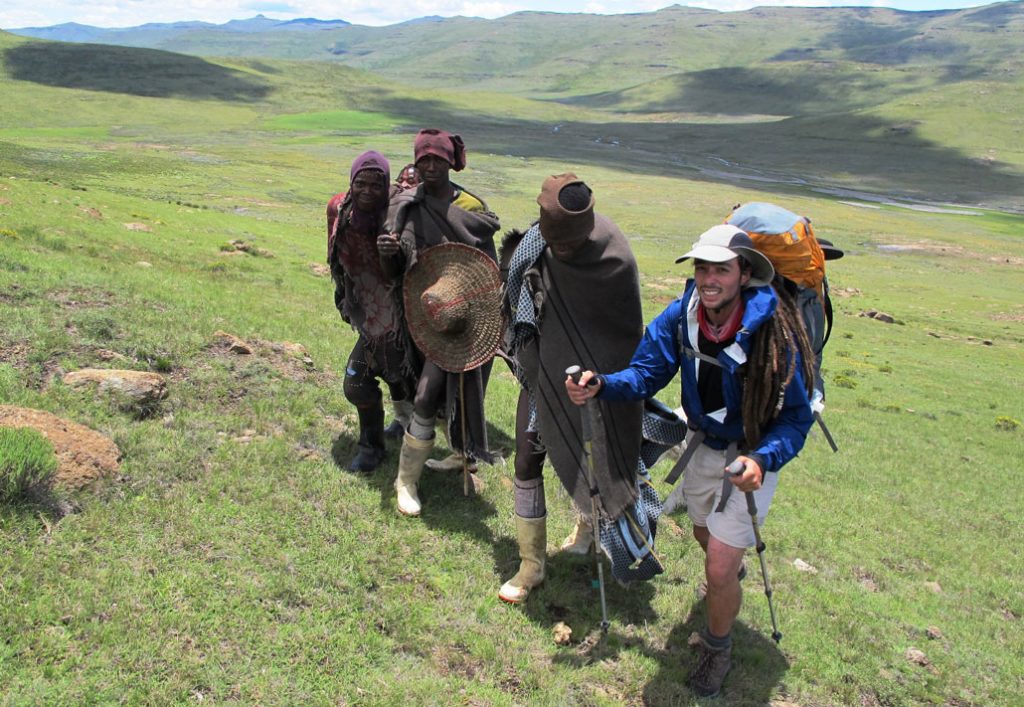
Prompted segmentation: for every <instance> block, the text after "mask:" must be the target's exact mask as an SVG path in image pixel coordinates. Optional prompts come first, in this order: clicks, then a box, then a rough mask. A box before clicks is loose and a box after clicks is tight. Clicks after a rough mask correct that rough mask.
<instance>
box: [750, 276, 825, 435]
mask: <svg viewBox="0 0 1024 707" xmlns="http://www.w3.org/2000/svg"><path fill="white" fill-rule="evenodd" d="M771 287H772V289H773V290H774V291H775V294H776V296H777V298H778V306H777V307H776V309H775V314H774V315H773V316H772V317H771V319H769V320H768V321H766V322H765V323H764V324H762V325H761V326H760V328H758V330H757V331H756V332H754V337H753V341H752V342H751V347H750V356H749V357H748V358H747V364H746V371H745V374H744V377H743V435H744V437H745V439H746V443H747V447H748V448H750V449H754V448H755V447H757V445H758V444H759V443H760V441H761V434H762V432H763V431H764V429H765V428H766V427H767V426H768V424H769V423H770V422H771V421H772V420H773V419H775V416H776V415H778V414H779V411H780V410H782V402H783V398H784V396H785V393H786V386H787V385H789V383H790V382H791V381H792V380H793V376H794V375H796V369H797V353H798V352H799V354H800V372H801V373H802V374H803V377H804V387H805V389H806V393H807V397H808V398H810V397H811V393H812V392H813V390H814V369H815V366H814V364H815V358H816V355H815V353H814V349H813V348H812V346H811V341H810V338H809V337H808V335H807V329H806V327H805V326H804V321H803V317H802V316H801V315H800V311H799V310H798V309H797V307H796V302H795V300H794V299H793V296H792V295H791V294H790V292H789V290H788V289H787V288H786V286H785V282H784V280H783V279H782V277H781V276H779V275H776V276H775V279H774V280H773V281H772V285H771Z"/></svg>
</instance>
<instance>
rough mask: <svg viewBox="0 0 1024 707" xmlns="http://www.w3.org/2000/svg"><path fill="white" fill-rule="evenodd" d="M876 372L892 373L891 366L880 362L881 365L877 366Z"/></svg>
mask: <svg viewBox="0 0 1024 707" xmlns="http://www.w3.org/2000/svg"><path fill="white" fill-rule="evenodd" d="M878 372H879V373H892V366H890V365H889V364H888V363H884V364H882V365H881V366H879V367H878Z"/></svg>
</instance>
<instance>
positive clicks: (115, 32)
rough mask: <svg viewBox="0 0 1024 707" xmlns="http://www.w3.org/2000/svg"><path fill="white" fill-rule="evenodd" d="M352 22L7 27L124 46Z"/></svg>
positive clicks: (58, 38)
mask: <svg viewBox="0 0 1024 707" xmlns="http://www.w3.org/2000/svg"><path fill="white" fill-rule="evenodd" d="M349 26H351V23H350V22H346V21H345V20H318V19H315V18H313V17H303V18H299V19H294V20H275V19H271V18H269V17H266V16H265V15H256V16H255V17H250V18H248V19H243V20H229V21H228V22H225V23H224V24H219V25H218V24H215V23H212V22H202V21H200V20H185V21H181V22H148V23H146V24H143V25H137V26H135V27H112V28H105V27H93V26H91V25H83V24H78V23H77V22H65V23H64V24H59V25H52V26H50V27H20V28H16V29H9V30H7V31H8V32H10V33H11V34H17V35H21V36H23V37H34V38H36V39H49V40H52V41H57V42H96V43H99V44H115V45H124V46H143V45H140V44H139V43H138V42H136V41H134V40H133V37H135V36H136V35H141V36H146V37H150V40H149V41H158V40H157V37H154V34H156V35H158V37H159V41H167V40H169V39H171V38H172V37H175V36H180V35H183V34H188V33H189V32H193V31H196V30H202V31H212V32H241V33H250V32H255V33H258V32H304V31H315V30H325V29H340V28H342V27H349Z"/></svg>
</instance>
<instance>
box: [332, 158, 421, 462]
mask: <svg viewBox="0 0 1024 707" xmlns="http://www.w3.org/2000/svg"><path fill="white" fill-rule="evenodd" d="M389 172H390V167H389V164H388V161H387V160H386V159H385V158H384V156H383V155H381V154H380V153H379V152H375V151H373V150H370V151H369V152H364V153H363V154H361V155H359V157H357V158H356V159H355V161H354V162H353V163H352V169H351V171H350V173H349V188H348V191H347V192H344V193H341V194H336V195H335V196H334V197H333V198H332V199H331V200H330V202H329V203H328V204H327V262H328V264H329V265H330V267H331V276H332V278H333V280H334V304H335V306H336V307H337V308H338V311H339V312H340V313H341V318H342V319H343V320H344V321H345V322H347V323H348V324H351V325H352V326H353V328H355V330H356V331H357V332H358V334H359V340H358V341H357V342H356V345H355V347H354V348H353V349H352V353H351V354H350V355H349V358H348V365H347V366H346V373H345V383H344V390H345V397H346V398H347V399H348V401H349V402H350V403H352V404H353V405H355V407H356V410H357V411H358V413H359V450H358V453H357V454H356V456H355V458H354V459H352V462H351V463H350V465H349V469H350V470H352V471H355V472H360V473H369V472H371V471H373V470H374V469H376V468H377V467H378V466H379V465H380V463H381V461H382V460H383V459H384V435H385V429H384V406H383V396H382V395H381V390H380V385H379V384H378V382H377V381H378V379H382V380H383V381H384V382H385V383H386V384H387V386H388V388H389V389H390V392H391V399H392V401H393V402H394V404H395V409H396V419H399V418H401V417H404V418H406V419H407V418H408V417H409V416H410V413H411V408H412V395H413V391H414V390H415V381H416V379H417V376H418V371H419V364H418V362H417V361H416V357H415V353H416V352H415V350H414V349H413V347H412V346H410V345H409V338H408V331H407V330H406V327H405V323H404V321H403V318H402V309H401V305H400V303H399V300H398V296H399V295H400V292H399V291H398V289H397V288H396V287H394V286H393V285H392V284H391V282H390V279H389V278H387V277H385V275H384V271H383V269H382V268H381V263H380V257H379V255H378V254H377V236H378V235H380V233H381V230H382V229H383V227H384V219H385V217H386V216H387V207H388V190H389V187H390V182H391V178H390V174H389ZM403 430H404V428H403Z"/></svg>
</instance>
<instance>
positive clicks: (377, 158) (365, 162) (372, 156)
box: [348, 150, 391, 184]
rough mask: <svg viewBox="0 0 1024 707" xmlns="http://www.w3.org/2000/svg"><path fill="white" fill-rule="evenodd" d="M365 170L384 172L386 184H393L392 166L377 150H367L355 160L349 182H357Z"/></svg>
mask: <svg viewBox="0 0 1024 707" xmlns="http://www.w3.org/2000/svg"><path fill="white" fill-rule="evenodd" d="M364 169H375V170H377V171H378V172H383V173H384V183H385V184H389V183H390V182H391V165H390V164H389V163H388V161H387V158H385V157H384V155H382V154H380V153H379V152H377V151H376V150H367V151H366V152H364V153H363V154H361V155H359V157H356V158H355V160H354V161H353V162H352V171H350V172H349V175H348V180H349V181H350V182H353V181H355V179H356V175H357V174H359V173H360V172H362V171H363V170H364Z"/></svg>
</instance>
